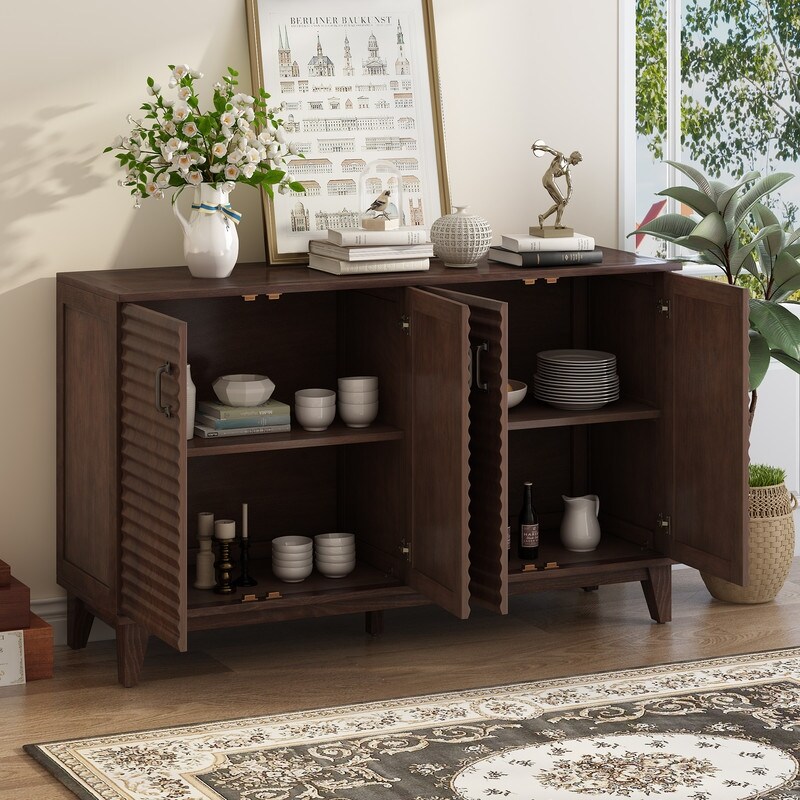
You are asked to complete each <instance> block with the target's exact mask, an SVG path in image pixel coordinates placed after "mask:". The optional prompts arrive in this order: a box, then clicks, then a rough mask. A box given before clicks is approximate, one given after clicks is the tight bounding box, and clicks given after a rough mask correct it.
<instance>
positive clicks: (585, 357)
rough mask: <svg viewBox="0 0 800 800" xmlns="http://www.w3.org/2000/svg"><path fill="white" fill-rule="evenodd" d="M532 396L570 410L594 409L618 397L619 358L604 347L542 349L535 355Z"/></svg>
mask: <svg viewBox="0 0 800 800" xmlns="http://www.w3.org/2000/svg"><path fill="white" fill-rule="evenodd" d="M533 395H534V397H535V398H536V399H537V400H541V401H542V402H543V403H548V404H549V405H551V406H555V407H556V408H563V409H567V410H568V411H591V410H592V409H595V408H602V407H603V406H604V405H605V404H606V403H611V402H613V401H614V400H619V375H617V357H616V356H615V355H614V354H613V353H604V352H602V351H601V350H543V351H542V352H541V353H537V354H536V375H534V376H533Z"/></svg>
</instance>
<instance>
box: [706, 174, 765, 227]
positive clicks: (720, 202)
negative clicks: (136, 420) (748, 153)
mask: <svg viewBox="0 0 800 800" xmlns="http://www.w3.org/2000/svg"><path fill="white" fill-rule="evenodd" d="M759 177H761V173H759V172H755V171H754V172H748V173H747V174H746V175H744V176H742V178H741V179H740V180H739V182H738V183H736V184H734V185H733V186H730V187H728V186H725V184H721V185H720V186H719V187H715V188H717V191H718V192H719V197H718V198H717V211H719V213H720V214H722V216H723V217H726V216H727V212H728V210H729V206H730V204H731V200H732V199H733V198H734V197H735V196H736V194H737V193H738V192H739V189H741V188H742V186H744V185H745V184H746V183H750V181H754V180H756V178H759ZM711 183H712V186H713V185H714V183H715V182H714V181H712V182H711ZM734 205H735V204H734Z"/></svg>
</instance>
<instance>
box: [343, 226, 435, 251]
mask: <svg viewBox="0 0 800 800" xmlns="http://www.w3.org/2000/svg"><path fill="white" fill-rule="evenodd" d="M430 240H431V238H430V233H429V232H428V230H427V229H426V228H419V227H413V228H396V229H395V230H393V231H365V230H364V229H363V228H347V229H344V230H336V229H334V228H328V241H329V242H332V243H333V244H338V245H341V246H342V247H363V246H365V245H373V246H375V245H398V244H426V243H427V242H429V241H430Z"/></svg>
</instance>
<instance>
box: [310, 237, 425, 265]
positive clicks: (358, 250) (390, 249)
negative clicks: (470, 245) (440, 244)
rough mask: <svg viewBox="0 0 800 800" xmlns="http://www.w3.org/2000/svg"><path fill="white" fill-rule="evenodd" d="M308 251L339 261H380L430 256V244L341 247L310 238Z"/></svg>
mask: <svg viewBox="0 0 800 800" xmlns="http://www.w3.org/2000/svg"><path fill="white" fill-rule="evenodd" d="M308 251H309V252H310V253H316V254H317V255H319V256H325V257H326V258H336V259H339V260H340V261H381V260H384V259H386V260H389V259H394V260H397V259H407V258H431V257H432V256H433V245H432V244H398V245H386V246H385V247H381V246H379V247H341V246H339V245H338V244H332V243H331V242H323V241H322V240H321V239H312V240H311V241H310V242H309V243H308Z"/></svg>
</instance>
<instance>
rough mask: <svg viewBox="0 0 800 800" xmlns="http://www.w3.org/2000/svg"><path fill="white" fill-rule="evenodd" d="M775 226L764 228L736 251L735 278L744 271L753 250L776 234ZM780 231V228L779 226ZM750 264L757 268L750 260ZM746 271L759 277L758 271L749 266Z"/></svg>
mask: <svg viewBox="0 0 800 800" xmlns="http://www.w3.org/2000/svg"><path fill="white" fill-rule="evenodd" d="M773 228H774V226H772V225H770V226H767V227H765V228H762V229H761V230H760V231H759V232H758V233H757V234H756V235H755V236H754V237H753V238H752V239H751V240H750V241H749V242H748V243H747V244H745V245H742V246H741V247H740V248H739V249H738V250H736V251H735V252H734V253H733V255H732V256H731V273H732V274H733V276H734V277H736V276H737V275H738V274H739V273H740V272H741V270H742V266H743V265H745V263H746V262H747V259H748V257H749V256H750V254H751V253H752V252H753V250H754V249H755V248H756V247H757V246H758V245H759V243H760V242H762V241H763V240H764V239H765V238H767V237H769V236H770V235H772V233H773V232H774V230H773ZM778 228H779V229H780V226H778ZM750 263H752V265H753V268H755V262H754V261H753V260H752V259H750ZM745 269H746V270H747V271H748V272H751V273H752V274H753V275H758V271H757V270H756V271H755V272H754V271H753V269H751V268H750V267H749V266H745Z"/></svg>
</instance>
